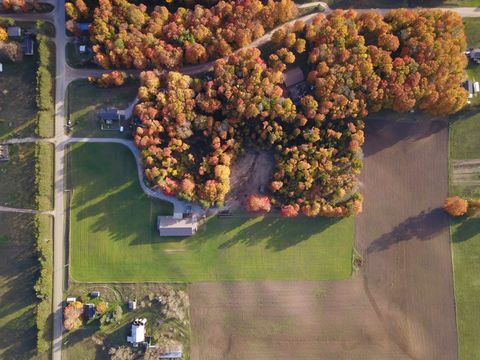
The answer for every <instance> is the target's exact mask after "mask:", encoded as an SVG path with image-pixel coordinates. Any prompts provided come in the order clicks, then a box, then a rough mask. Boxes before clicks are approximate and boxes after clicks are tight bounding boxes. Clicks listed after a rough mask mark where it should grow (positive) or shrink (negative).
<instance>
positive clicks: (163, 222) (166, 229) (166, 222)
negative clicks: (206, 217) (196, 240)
mask: <svg viewBox="0 0 480 360" xmlns="http://www.w3.org/2000/svg"><path fill="white" fill-rule="evenodd" d="M157 229H158V232H159V233H160V236H192V235H194V234H195V233H196V232H197V230H198V221H197V218H196V217H195V216H189V217H179V216H159V217H158V218H157Z"/></svg>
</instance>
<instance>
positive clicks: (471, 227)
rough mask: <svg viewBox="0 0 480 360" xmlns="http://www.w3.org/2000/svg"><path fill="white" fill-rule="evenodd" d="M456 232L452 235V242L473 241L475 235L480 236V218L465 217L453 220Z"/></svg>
mask: <svg viewBox="0 0 480 360" xmlns="http://www.w3.org/2000/svg"><path fill="white" fill-rule="evenodd" d="M453 223H454V224H459V225H458V226H455V230H454V231H453V234H452V241H453V242H454V243H457V242H463V241H467V240H470V239H472V238H473V237H474V236H475V235H478V234H480V217H471V218H467V219H465V218H464V217H462V218H459V219H454V220H453Z"/></svg>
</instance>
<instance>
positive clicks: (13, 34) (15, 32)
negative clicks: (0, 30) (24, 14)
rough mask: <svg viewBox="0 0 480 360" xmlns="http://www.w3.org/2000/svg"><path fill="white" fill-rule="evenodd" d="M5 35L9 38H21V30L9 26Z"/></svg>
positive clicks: (17, 27)
mask: <svg viewBox="0 0 480 360" xmlns="http://www.w3.org/2000/svg"><path fill="white" fill-rule="evenodd" d="M7 33H8V37H9V38H19V37H21V36H22V29H21V28H20V27H19V26H9V27H8V28H7Z"/></svg>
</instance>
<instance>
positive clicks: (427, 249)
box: [189, 121, 457, 360]
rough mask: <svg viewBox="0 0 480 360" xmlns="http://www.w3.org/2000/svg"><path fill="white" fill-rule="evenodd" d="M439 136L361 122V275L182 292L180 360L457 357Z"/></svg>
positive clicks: (420, 128)
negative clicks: (187, 309) (185, 299)
mask: <svg viewBox="0 0 480 360" xmlns="http://www.w3.org/2000/svg"><path fill="white" fill-rule="evenodd" d="M447 135H448V134H447V128H446V124H444V123H442V122H438V121H437V122H428V123H390V122H386V121H369V122H368V123H367V143H366V145H365V147H364V150H365V156H366V157H365V169H364V172H363V174H362V178H361V183H362V184H363V185H362V188H361V190H362V192H363V193H364V196H365V210H364V213H363V214H362V215H361V216H359V217H358V219H357V222H356V237H357V239H356V240H357V247H358V248H359V249H360V251H361V252H362V253H363V254H364V255H365V266H364V269H363V270H362V271H361V273H359V274H357V275H355V276H354V278H353V279H351V280H346V281H337V282H237V283H209V284H194V285H191V286H190V287H189V293H190V301H191V306H192V307H191V314H192V331H193V339H192V358H193V359H198V360H206V359H209V360H217V359H222V360H223V359H228V360H247V359H252V358H258V359H262V360H268V359H272V360H273V359H275V360H283V359H285V360H287V359H292V358H296V359H302V360H310V359H312V360H313V359H315V360H317V359H322V360H323V359H362V360H363V359H368V360H372V359H378V360H384V359H389V360H390V359H419V360H420V359H421V360H428V359H435V360H443V359H445V360H452V359H456V357H457V337H456V329H455V312H454V302H453V284H452V268H451V255H450V245H449V233H448V224H447V218H446V217H445V216H444V214H443V213H442V212H441V211H439V210H438V206H439V205H440V204H441V202H442V200H443V199H444V197H445V196H446V194H447V174H448V171H447V138H448V136H447Z"/></svg>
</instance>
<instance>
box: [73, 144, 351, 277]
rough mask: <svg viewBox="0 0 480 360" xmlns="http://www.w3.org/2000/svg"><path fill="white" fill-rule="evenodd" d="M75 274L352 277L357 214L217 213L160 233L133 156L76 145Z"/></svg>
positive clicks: (160, 208)
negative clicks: (195, 227)
mask: <svg viewBox="0 0 480 360" xmlns="http://www.w3.org/2000/svg"><path fill="white" fill-rule="evenodd" d="M69 176H70V180H71V182H72V184H73V199H72V209H71V225H70V230H71V231H70V234H71V235H70V236H71V260H70V261H71V270H72V271H71V275H72V277H73V278H74V279H75V280H78V281H147V280H150V281H182V282H183V281H188V282H189V281H214V280H260V279H271V280H320V279H345V278H348V277H349V276H350V275H351V258H352V245H353V219H352V218H347V219H342V220H334V219H306V218H298V219H282V218H277V217H265V218H263V217H242V216H239V217H234V218H230V219H218V218H214V219H212V220H210V221H209V222H208V223H207V224H205V226H204V228H203V229H202V230H201V231H199V233H198V234H197V235H196V236H193V237H190V238H186V239H175V238H160V237H159V236H158V235H157V232H156V230H155V221H156V217H157V216H158V215H160V214H169V213H171V211H172V209H171V207H170V206H168V205H167V204H165V203H162V202H160V201H153V200H149V199H148V198H146V197H145V195H144V194H143V193H142V192H141V189H140V187H139V184H138V179H137V174H136V169H135V164H134V159H133V156H132V155H131V154H130V152H129V150H128V149H127V148H125V147H123V146H121V145H117V144H76V145H75V146H73V147H72V150H71V173H70V174H69Z"/></svg>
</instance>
